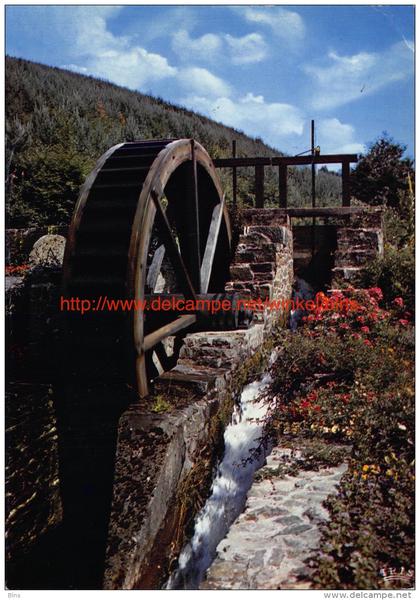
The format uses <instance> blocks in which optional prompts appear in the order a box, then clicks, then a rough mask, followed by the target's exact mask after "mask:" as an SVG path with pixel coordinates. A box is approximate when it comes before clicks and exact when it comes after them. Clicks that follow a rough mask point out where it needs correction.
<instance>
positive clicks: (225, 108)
mask: <svg viewBox="0 0 420 600" xmlns="http://www.w3.org/2000/svg"><path fill="white" fill-rule="evenodd" d="M181 102H182V103H183V104H184V105H186V106H188V107H189V108H192V109H193V110H197V111H199V112H202V113H204V114H206V115H208V116H209V117H210V118H212V119H215V120H216V121H220V122H222V123H224V124H225V125H229V126H231V127H235V128H237V129H241V130H243V131H244V132H245V133H247V134H249V135H253V136H255V137H257V136H258V137H261V138H263V139H264V140H265V141H267V142H268V143H270V144H272V145H275V146H278V147H281V145H282V140H283V142H284V140H285V139H286V138H287V137H288V136H291V135H298V136H301V135H302V133H303V127H304V120H303V117H302V114H301V112H300V110H299V109H298V108H296V107H295V106H292V105H291V104H283V103H280V102H266V101H265V99H264V97H263V96H254V95H253V94H252V93H248V94H247V95H246V96H244V97H243V98H240V99H238V100H233V99H232V98H228V97H226V96H220V97H218V98H215V99H213V100H211V99H209V98H208V97H204V96H198V95H196V96H188V97H186V98H184V99H183V100H182V101H181Z"/></svg>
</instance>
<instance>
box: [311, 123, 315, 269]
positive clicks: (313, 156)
mask: <svg viewBox="0 0 420 600" xmlns="http://www.w3.org/2000/svg"><path fill="white" fill-rule="evenodd" d="M311 155H312V165H311V176H312V177H311V179H312V182H311V183H312V186H311V187H312V208H315V204H316V197H315V174H316V169H315V162H314V158H315V121H314V120H313V119H312V120H311ZM315 222H316V221H315V217H312V231H311V240H312V243H311V245H312V258H313V257H314V254H315Z"/></svg>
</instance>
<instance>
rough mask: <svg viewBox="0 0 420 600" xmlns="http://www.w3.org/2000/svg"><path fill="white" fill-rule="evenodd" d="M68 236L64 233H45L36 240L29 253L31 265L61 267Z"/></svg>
mask: <svg viewBox="0 0 420 600" xmlns="http://www.w3.org/2000/svg"><path fill="white" fill-rule="evenodd" d="M65 247H66V238H65V237H63V236H62V235H55V234H49V235H43V236H42V237H41V238H39V240H37V241H36V242H35V244H34V245H33V248H32V250H31V252H30V254H29V265H30V266H31V267H38V266H42V267H61V265H62V264H63V259H64V249H65Z"/></svg>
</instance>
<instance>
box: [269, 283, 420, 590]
mask: <svg viewBox="0 0 420 600" xmlns="http://www.w3.org/2000/svg"><path fill="white" fill-rule="evenodd" d="M335 294H336V295H337V296H339V297H341V296H343V295H345V296H347V297H351V298H353V299H357V301H358V303H359V310H358V311H341V312H335V313H332V312H330V311H322V309H321V310H320V311H319V312H318V313H317V314H315V315H311V316H312V317H313V318H309V317H308V318H307V319H306V323H305V325H304V326H303V327H302V328H301V330H300V334H293V333H289V334H288V335H287V336H286V339H285V341H284V344H282V347H281V348H280V350H279V352H280V354H279V358H278V360H277V361H276V362H275V363H274V365H273V367H272V374H273V384H272V385H271V389H270V396H271V397H273V395H274V398H275V403H274V409H273V411H272V413H271V419H270V423H269V425H268V426H267V427H268V431H269V432H270V434H272V435H275V436H281V437H282V438H284V436H286V437H287V438H289V439H290V440H297V439H301V440H302V439H306V440H316V439H317V440H322V441H323V442H324V443H326V444H330V445H331V444H332V445H336V444H348V445H351V448H352V450H351V455H350V458H349V469H348V471H347V473H346V474H345V475H344V477H343V478H342V481H341V483H340V487H339V490H338V495H333V496H331V497H330V498H329V499H328V501H327V506H328V508H329V510H330V514H331V520H330V521H329V522H328V523H327V524H326V526H325V527H324V530H323V536H322V540H321V546H320V549H319V551H318V553H317V555H316V556H315V557H314V558H313V563H312V564H313V566H314V567H315V585H316V586H317V587H320V588H329V589H331V588H339V589H354V588H359V589H360V588H369V587H371V588H379V587H381V586H382V585H383V579H382V578H381V577H380V576H379V571H380V569H381V568H390V567H395V568H397V569H400V568H405V569H409V568H412V567H413V561H414V539H413V537H414V515H413V512H414V501H413V493H414V388H413V375H414V360H413V350H414V339H413V327H412V318H413V317H412V314H411V312H410V311H409V310H407V309H406V307H405V303H404V300H403V298H401V297H398V296H397V297H396V298H395V299H394V301H393V302H392V303H391V308H390V309H389V310H385V309H384V308H382V307H381V303H382V300H383V293H382V290H381V289H380V288H378V287H373V288H370V289H367V290H353V289H351V288H350V289H348V290H345V291H344V292H335Z"/></svg>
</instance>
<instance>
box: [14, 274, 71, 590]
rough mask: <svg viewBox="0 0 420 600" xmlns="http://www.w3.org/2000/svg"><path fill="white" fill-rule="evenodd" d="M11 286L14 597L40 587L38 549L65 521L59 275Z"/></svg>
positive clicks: (29, 277) (39, 276)
mask: <svg viewBox="0 0 420 600" xmlns="http://www.w3.org/2000/svg"><path fill="white" fill-rule="evenodd" d="M10 279H13V281H12V282H10V285H8V286H6V290H7V291H6V335H7V344H8V348H7V350H8V353H7V363H6V375H7V380H6V449H5V450H6V474H5V488H6V507H5V508H6V525H5V529H6V561H7V563H6V564H7V585H8V587H9V589H14V588H18V589H19V588H22V587H24V586H27V587H31V586H32V585H35V584H34V581H35V580H37V581H39V579H38V574H36V573H35V571H37V570H38V569H39V568H40V565H39V563H38V562H37V561H38V560H39V559H40V556H41V550H40V546H41V545H42V544H43V540H44V539H46V538H47V537H48V536H49V535H50V534H51V532H52V531H53V530H55V529H56V528H57V527H58V526H59V525H60V523H61V521H62V504H61V496H60V486H59V463H58V434H57V418H56V411H55V405H54V401H55V397H54V392H55V378H56V375H57V372H58V371H57V368H58V363H59V360H58V353H57V346H58V345H59V342H58V333H59V323H58V318H59V315H58V314H57V306H58V294H59V289H60V279H61V273H60V270H59V269H34V270H32V271H31V272H29V273H28V274H27V276H26V277H25V278H10ZM46 562H47V561H46V560H45V556H44V563H46ZM45 566H46V565H45ZM33 576H34V577H35V579H34V577H33Z"/></svg>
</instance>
